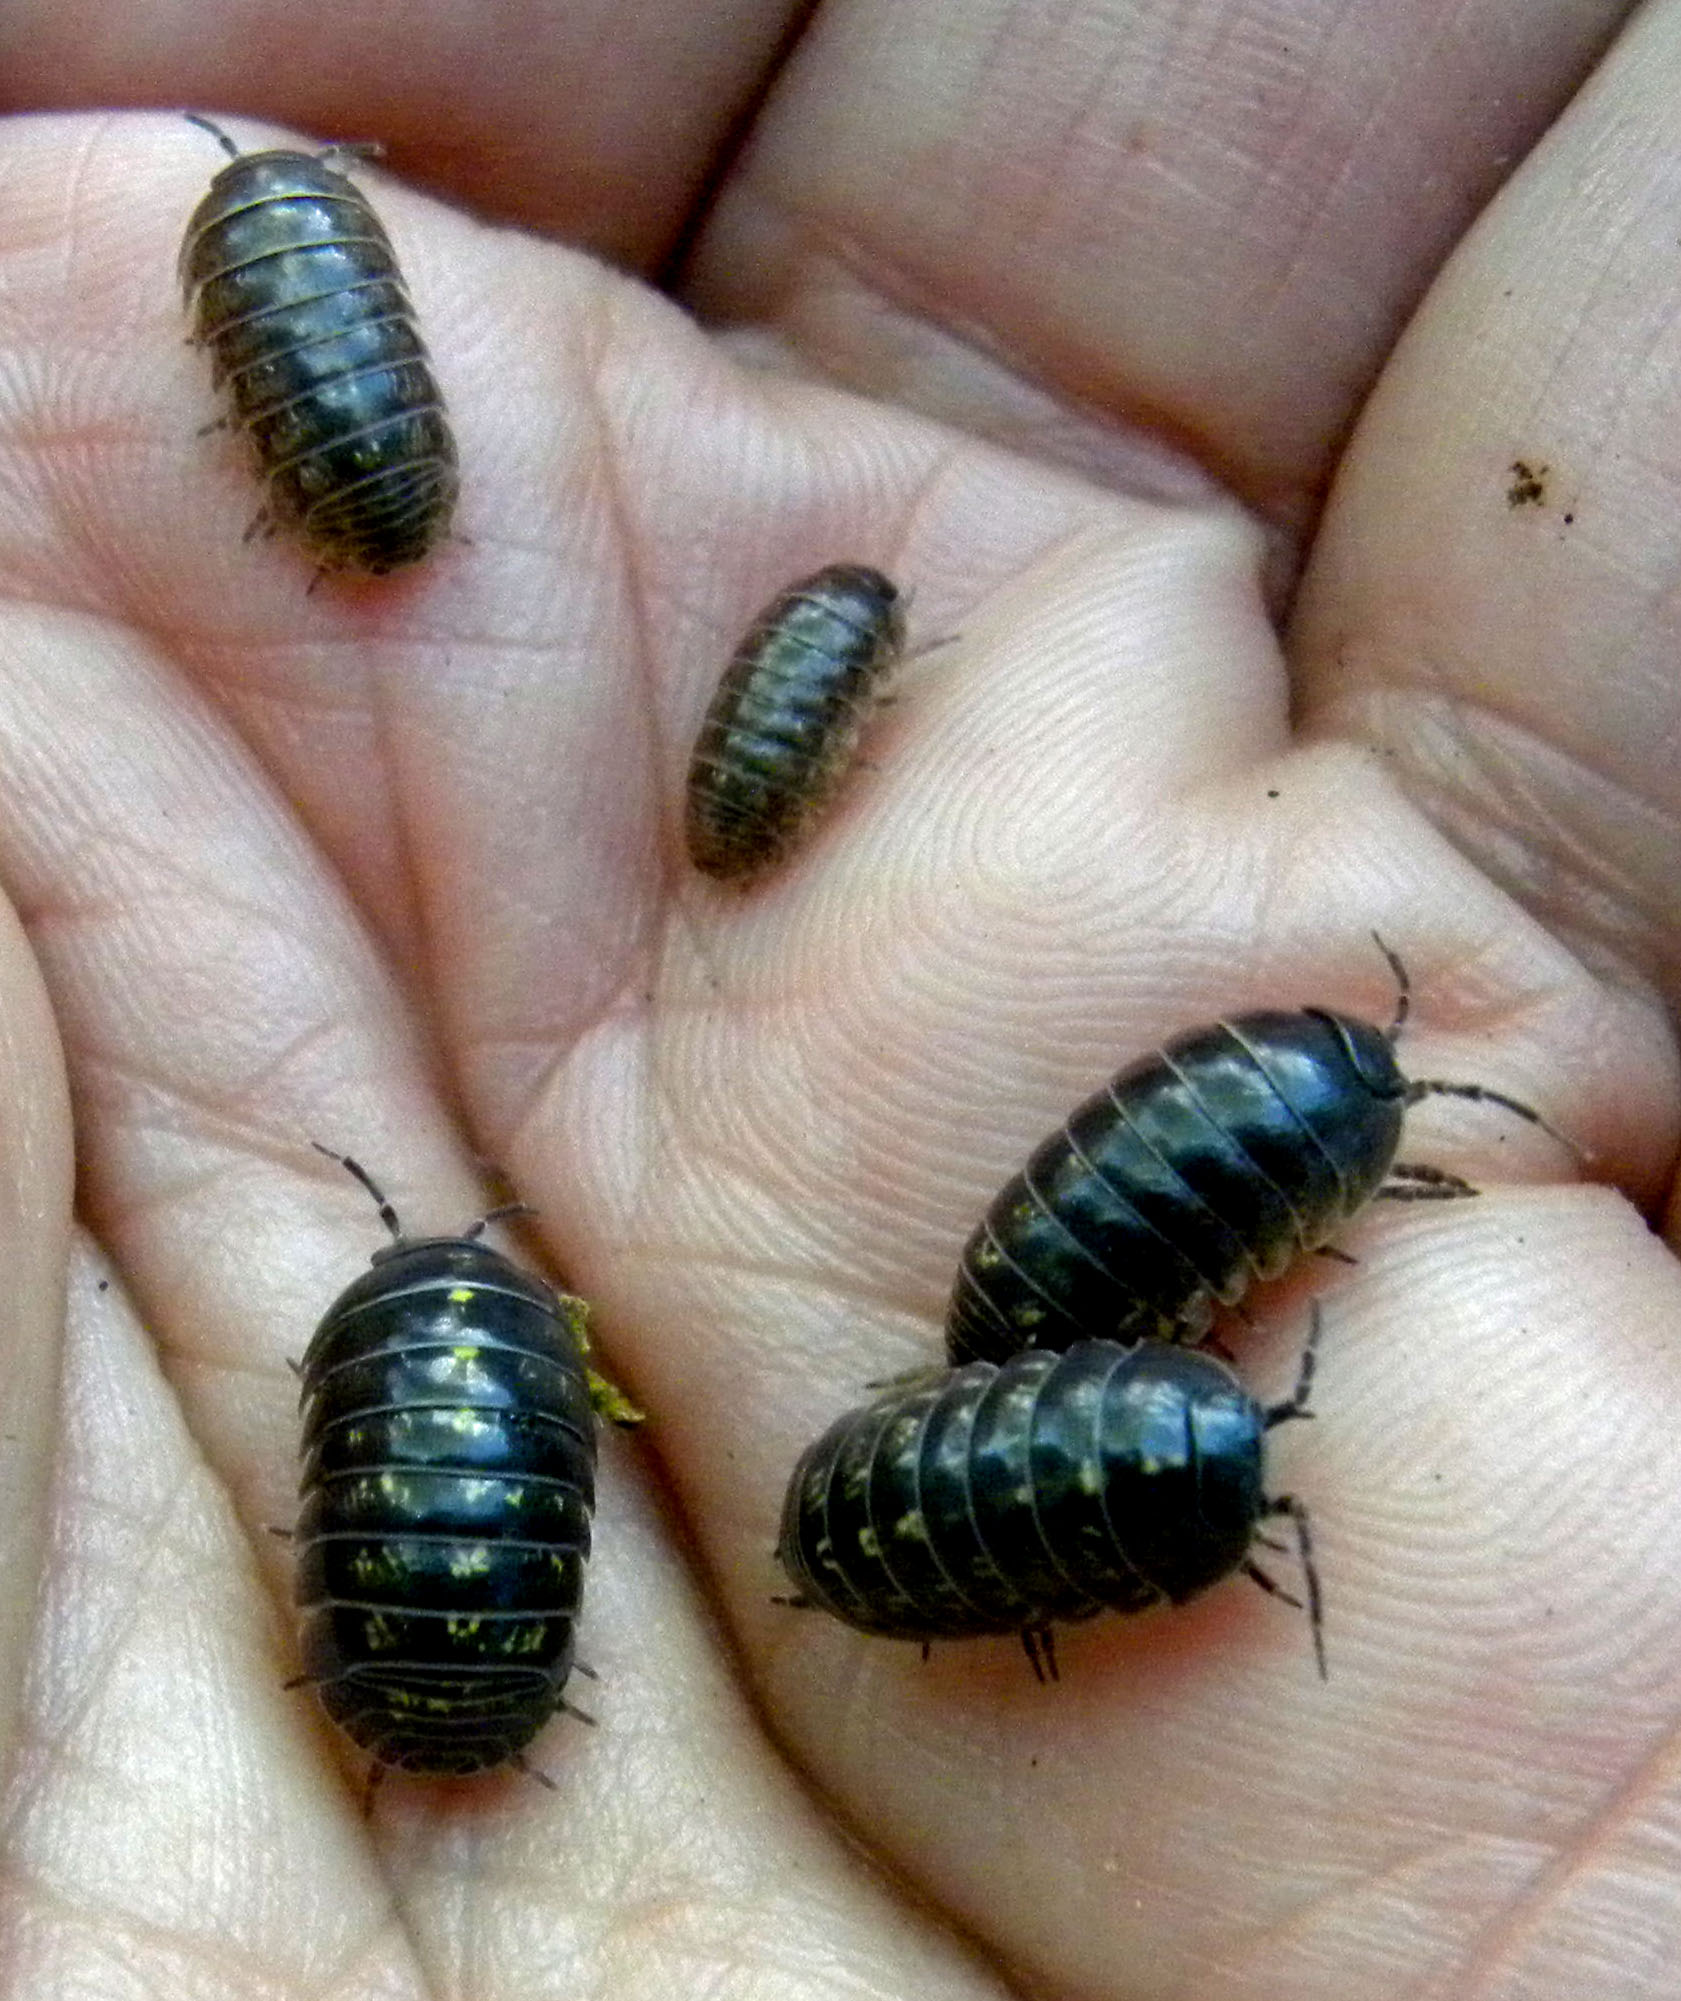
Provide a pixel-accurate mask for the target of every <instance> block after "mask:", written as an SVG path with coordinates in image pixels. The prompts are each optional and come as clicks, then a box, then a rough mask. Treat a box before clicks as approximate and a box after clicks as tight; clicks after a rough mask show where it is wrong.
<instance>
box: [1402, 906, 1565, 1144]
mask: <svg viewBox="0 0 1681 2001" xmlns="http://www.w3.org/2000/svg"><path fill="white" fill-rule="evenodd" d="M1372 943H1373V944H1374V945H1376V947H1377V948H1378V950H1379V951H1380V952H1381V953H1382V954H1383V956H1384V958H1385V959H1387V960H1388V962H1389V970H1390V971H1391V972H1392V973H1393V974H1394V975H1395V1018H1394V1020H1393V1021H1392V1022H1390V1024H1389V1026H1388V1028H1386V1029H1385V1030H1384V1034H1385V1035H1386V1036H1387V1038H1388V1039H1389V1041H1390V1042H1392V1043H1393V1042H1395V1041H1396V1040H1397V1039H1398V1038H1399V1036H1400V1033H1401V1030H1402V1029H1403V1028H1404V1027H1405V1026H1406V1020H1407V1016H1408V1014H1409V1012H1410V1011H1411V1008H1412V981H1411V980H1410V979H1409V978H1408V976H1407V968H1406V965H1405V963H1404V962H1403V960H1402V958H1401V955H1400V953H1399V952H1397V951H1395V950H1394V949H1393V948H1392V947H1391V946H1389V945H1388V944H1386V943H1385V942H1384V940H1383V938H1382V937H1381V936H1380V934H1379V933H1378V932H1376V931H1374V932H1373V933H1372ZM1420 1098H1468V1099H1469V1100H1470V1101H1471V1102H1472V1103H1473V1104H1478V1105H1499V1106H1500V1107H1501V1108H1502V1109H1503V1110H1505V1111H1508V1112H1513V1113H1515V1114H1516V1115H1517V1117H1519V1118H1520V1119H1524V1120H1526V1121H1527V1122H1528V1123H1529V1124H1530V1125H1532V1126H1537V1127H1539V1128H1540V1130H1541V1131H1542V1132H1544V1133H1545V1134H1546V1135H1547V1137H1548V1138H1549V1139H1556V1140H1557V1141H1558V1143H1559V1145H1560V1146H1562V1147H1563V1148H1564V1150H1565V1151H1566V1152H1567V1153H1568V1154H1569V1155H1570V1156H1571V1158H1572V1159H1573V1160H1574V1161H1575V1162H1576V1163H1577V1165H1578V1166H1580V1167H1586V1166H1587V1165H1588V1163H1589V1162H1590V1161H1591V1160H1592V1158H1593V1156H1592V1155H1591V1154H1590V1153H1589V1152H1588V1151H1587V1149H1586V1148H1584V1147H1581V1146H1578V1145H1577V1143H1576V1142H1575V1141H1574V1140H1573V1139H1572V1138H1571V1137H1570V1136H1569V1134H1568V1133H1562V1132H1560V1131H1559V1129H1558V1127H1557V1126H1555V1125H1551V1124H1549V1123H1548V1121H1547V1120H1546V1119H1544V1118H1543V1117H1542V1116H1541V1114H1540V1113H1539V1112H1538V1111H1536V1109H1535V1107H1534V1106H1533V1105H1526V1104H1525V1103H1524V1102H1523V1101H1522V1099H1521V1098H1509V1097H1507V1096H1506V1094H1505V1092H1504V1091H1495V1090H1491V1089H1490V1087H1489V1086H1488V1085H1487V1084H1457V1083H1452V1082H1450V1081H1449V1080H1447V1079H1445V1078H1441V1077H1410V1078H1408V1080H1407V1095H1406V1103H1407V1104H1409V1105H1416V1104H1417V1103H1418V1101H1419V1099H1420Z"/></svg>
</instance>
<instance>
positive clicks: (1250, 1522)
mask: <svg viewBox="0 0 1681 2001" xmlns="http://www.w3.org/2000/svg"><path fill="white" fill-rule="evenodd" d="M1318 1331H1319V1321H1318V1315H1317V1313H1316V1314H1315V1316H1314V1322H1313V1331H1312V1333H1311V1334H1310V1336H1309V1339H1308V1342H1307V1345H1306V1347H1305V1349H1304V1350H1303V1354H1302V1366H1301V1373H1300V1377H1299V1380H1298V1381H1297V1384H1296V1388H1295V1391H1294V1393H1293V1395H1292V1396H1291V1397H1290V1398H1289V1399H1288V1400H1287V1401H1286V1402H1284V1403H1280V1404H1274V1405H1273V1406H1272V1407H1271V1408H1270V1409H1263V1408H1262V1407H1261V1406H1260V1405H1259V1404H1257V1403H1256V1402H1255V1401H1254V1400H1253V1399H1252V1398H1251V1397H1250V1396H1249V1394H1248V1393H1247V1392H1246V1391H1245V1389H1244V1388H1243V1386H1242V1384H1241V1383H1240V1382H1239V1381H1238V1379H1237V1377H1236V1376H1235V1374H1234V1373H1233V1372H1232V1370H1231V1369H1230V1368H1228V1367H1227V1365H1226V1364H1225V1363H1224V1362H1222V1361H1219V1360H1218V1359H1217V1358H1216V1357H1214V1356H1213V1355H1210V1354H1208V1353H1207V1352H1206V1351H1205V1350H1202V1349H1195V1348H1184V1347H1179V1346H1175V1345H1173V1344H1171V1343H1168V1342H1164V1341H1147V1342H1143V1343H1140V1344H1138V1345H1136V1346H1133V1347H1123V1346H1122V1345H1121V1344H1120V1343H1118V1342H1114V1341H1082V1342H1079V1343H1077V1344H1076V1345H1075V1346H1074V1347H1072V1348H1069V1349H1068V1350H1067V1351H1066V1352H1065V1353H1062V1354H1052V1353H1049V1352H1046V1351H1042V1350H1030V1351H1027V1352H1025V1353H1022V1354H1018V1355H1012V1356H1011V1357H1010V1358H1009V1359H1008V1360H1007V1361H1005V1362H1002V1363H992V1362H971V1363H970V1364H969V1365H968V1366H967V1367H966V1368H962V1369H956V1370H953V1371H950V1372H948V1373H946V1374H943V1375H942V1376H940V1377H939V1378H938V1379H937V1380H932V1379H928V1378H924V1379H923V1380H922V1381H920V1382H916V1383H911V1384H901V1385H899V1386H898V1387H895V1388H893V1389H891V1390H889V1392H888V1393H887V1394H886V1395H885V1396H882V1397H879V1398H878V1399H877V1400H876V1401H875V1402H874V1403H871V1404H867V1405H864V1406H863V1407H862V1408H860V1409H858V1410H854V1411H851V1412H849V1413H848V1414H847V1415H846V1416H845V1417H843V1418H841V1419H840V1420H839V1422H838V1423H836V1424H834V1425H832V1426H831V1427H830V1429H829V1430H828V1431H827V1432H825V1433H824V1435H823V1436H822V1437H821V1438H820V1439H819V1440H818V1441H817V1442H816V1444H815V1445H813V1446H811V1447H810V1449H809V1450H808V1451H807V1452H806V1453H805V1454H804V1456H803V1457H802V1458H801V1460H800V1462H799V1464H798V1466H797V1467H796V1468H795V1470H794V1474H793V1477H792V1479H791V1480H790V1482H789V1485H788V1496H787V1501H786V1504H785V1506H784V1509H783V1518H782V1536H781V1541H780V1543H779V1544H778V1548H777V1556H778V1558H779V1560H780V1562H781V1564H782V1567H783V1568H784V1570H786V1572H787V1573H788V1576H789V1578H790V1579H791V1580H792V1582H793V1584H794V1587H795V1592H796V1596H795V1597H794V1598H793V1599H792V1600H790V1601H788V1602H791V1603H794V1604H799V1605H815V1606H820V1607H821V1608H822V1609H823V1610H824V1611H826V1612H830V1613H832V1614H833V1615H834V1616H835V1617H836V1618H837V1619H841V1620H844V1621H845V1623H846V1624H847V1625H849V1626H855V1627H857V1628H858V1629H859V1630H860V1631H862V1632H866V1633H880V1634H884V1635H886V1636H888V1637H890V1638H894V1639H910V1640H923V1641H931V1640H939V1639H964V1638H971V1637H975V1636H978V1635H981V1634H988V1633H994V1634H998V1633H1019V1634H1020V1635H1021V1637H1022V1642H1023V1645H1024V1646H1025V1647H1026V1649H1027V1654H1028V1658H1029V1660H1031V1661H1032V1662H1033V1665H1034V1669H1035V1671H1036V1672H1038V1673H1040V1674H1041V1676H1043V1675H1044V1674H1045V1673H1047V1672H1048V1673H1050V1674H1052V1675H1054V1674H1055V1654H1054V1652H1053V1651H1052V1640H1051V1628H1052V1626H1053V1624H1054V1623H1055V1622H1058V1621H1063V1620H1074V1619H1086V1618H1090V1617H1091V1616H1092V1615H1093V1614H1095V1613H1097V1612H1101V1611H1105V1610H1107V1611H1114V1612H1142V1611H1146V1610H1148V1609H1149V1608H1150V1607H1152V1606H1155V1605H1161V1604H1175V1605H1179V1604H1183V1603H1184V1602H1185V1601H1186V1600H1187V1599H1188V1598H1193V1597H1195V1596H1196V1595H1197V1593H1199V1592H1201V1591H1206V1590H1207V1589H1208V1587H1209V1586H1210V1585H1212V1584H1217V1583H1218V1582H1219V1581H1220V1580H1221V1578H1223V1577H1228V1576H1230V1575H1231V1573H1232V1572H1233V1571H1234V1570H1242V1571H1245V1572H1246V1573H1247V1574H1248V1575H1249V1576H1250V1577H1252V1578H1253V1579H1254V1580H1255V1581H1256V1582H1257V1583H1259V1584H1261V1585H1263V1586H1264V1587H1265V1588H1266V1589H1267V1590H1268V1591H1271V1592H1274V1593H1275V1594H1277V1595H1279V1596H1281V1597H1284V1598H1286V1599H1289V1600H1290V1602H1291V1603H1297V1602H1298V1601H1296V1600H1294V1599H1291V1598H1290V1594H1289V1593H1288V1592H1284V1591H1282V1590H1281V1589H1280V1587H1279V1586H1278V1585H1277V1584H1276V1583H1274V1581H1273V1580H1272V1579H1271V1578H1270V1577H1269V1576H1267V1574H1266V1573H1265V1572H1264V1571H1263V1570H1261V1569H1260V1567H1259V1566H1258V1565H1257V1564H1256V1563H1255V1561H1254V1558H1253V1556H1252V1555H1251V1553H1250V1552H1251V1549H1252V1546H1253V1544H1254V1543H1255V1541H1256V1540H1257V1536H1258V1532H1259V1529H1260V1525H1261V1523H1262V1522H1263V1521H1264V1520H1265V1519H1266V1518H1267V1517H1269V1516H1279V1515H1283V1516H1288V1517H1289V1518H1290V1519H1291V1520H1292V1521H1293V1522H1294V1523H1295V1527H1296V1535H1297V1543H1298V1547H1299V1549H1300V1552H1301V1560H1302V1570H1303V1575H1304V1577H1305V1579H1306V1582H1307V1610H1308V1613H1309V1617H1310V1621H1311V1625H1312V1631H1313V1642H1314V1650H1315V1656H1316V1658H1317V1660H1318V1663H1319V1670H1320V1673H1321V1674H1323V1673H1324V1671H1325V1659H1324V1649H1323V1642H1322V1634H1321V1617H1320V1602H1319V1584H1318V1577H1317V1573H1316V1571H1315V1569H1314V1564H1313V1555H1312V1548H1311V1544H1310V1541H1309V1536H1308V1524H1307V1514H1306V1511H1305V1509H1304V1508H1303V1507H1302V1505H1301V1504H1300V1502H1298V1501H1297V1500H1295V1499H1294V1498H1292V1497H1291V1496H1288V1495H1281V1496H1276V1497H1272V1498H1269V1497H1268V1495H1267V1493H1266V1490H1265V1485H1264V1465H1263V1460H1264V1451H1263V1440H1264V1438H1265V1435H1266V1433H1267V1432H1268V1431H1269V1430H1270V1429H1272V1427H1274V1426H1275V1425H1279V1424H1283V1423H1285V1422H1286V1421H1287V1420H1289V1419H1291V1418H1297V1417H1305V1416H1307V1415H1308V1408H1307V1404H1308V1396H1309V1392H1310V1390H1311V1387H1312V1380H1313V1364H1314V1351H1315V1346H1316V1343H1317V1339H1318Z"/></svg>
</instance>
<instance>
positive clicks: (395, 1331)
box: [295, 1149, 595, 1777]
mask: <svg viewBox="0 0 1681 2001" xmlns="http://www.w3.org/2000/svg"><path fill="white" fill-rule="evenodd" d="M322 1150H323V1151H325V1149H322ZM332 1158H333V1159H336V1160H340V1161H342V1163H343V1165H344V1166H346V1167H348V1168H349V1169H350V1171H351V1173H353V1174H354V1175H355V1176H356V1177H357V1179H358V1180H359V1181H361V1182H362V1183H363V1185H364V1186H365V1187H366V1188H368V1190H369V1191H370V1192H371V1193H372V1195H373V1196H374V1198H375V1200H376V1201H377V1202H378V1203H379V1205H380V1214H381V1216H382V1218H383V1219H384V1221H385V1224H386V1227H387V1228H388V1229H389V1230H390V1232H391V1236H392V1242H391V1243H390V1244H388V1245H387V1246H386V1247H385V1248H384V1249H383V1250H380V1251H376V1252H375V1253H374V1258H373V1263H372V1265H371V1266H370V1268H369V1269H368V1270H367V1271H366V1272H364V1273H363V1274H362V1276H361V1277H360V1278H359V1279H357V1280H356V1281H355V1282H354V1283H353V1284H352V1285H350V1286H348V1287H347V1288H346V1289H345V1291H343V1292H342V1293H340V1295H339V1296H338V1298H337V1299H336V1300H334V1302H333V1304H332V1305H331V1306H330V1307H329V1308H328V1310H327V1313H326V1316H325V1318H324V1319H323V1320H322V1322H321V1324H320V1326H319V1327H318V1328H317V1329H316V1331H315V1336H314V1338H313V1340H312V1341H311V1342H310V1344H309V1349H308V1351H307V1353H306V1354H305V1356H304V1359H303V1363H302V1366H301V1368H300V1370H299V1374H300V1377H301V1380H302V1393H301V1397H300V1407H301V1409H302V1412H303V1427H304V1435H303V1451H304V1463H303V1475H302V1479H301V1482H300V1487H299V1492H300V1495H301V1498H302V1510H301V1514H300V1517H299V1521H298V1526H297V1531H296V1536H295V1542H296V1548H297V1561H298V1569H297V1586H296V1597H297V1604H298V1608H299V1613H300V1618H301V1646H302V1654H303V1661H304V1668H305V1672H304V1674H303V1675H302V1676H300V1677H299V1680H300V1681H301V1682H307V1683H310V1684H312V1685H313V1686H314V1688H315V1690H316V1692H317V1694H318V1695H319V1696H320V1698H321V1702H322V1704H323V1706H324V1707H325V1708H326V1711H327V1713H328V1715H329V1716H331V1717H332V1718H333V1720H334V1721H335V1722H336V1723H338V1724H339V1725H341V1726H342V1728H343V1729H344V1730H345V1731H347V1732H348V1733H349V1735H350V1736H351V1737H352V1738H353V1739H354V1740H355V1742H356V1743H357V1744H359V1745H361V1746H362V1748H363V1749H364V1750H366V1751H370V1752H371V1753H372V1754H373V1756H374V1759H375V1761H376V1766H375V1768H376V1771H377V1770H378V1769H379V1768H380V1767H386V1766H391V1767H396V1768H398V1769H400V1770H402V1771H406V1772H417V1773H423V1774H429V1775H433V1776H452V1777H453V1776H460V1775H463V1774H466V1773H470V1772H479V1771H484V1770H487V1769H489V1768H491V1767H493V1766H496V1765H500V1764H504V1763H506V1762H508V1761H509V1760H514V1761H515V1762H523V1761H522V1760H521V1758H520V1753H521V1752H522V1750H523V1748H524V1746H525V1745H526V1744H528V1743H529V1742H530V1741H531V1739H532V1738H533V1737H535V1736H536V1734H537V1732H538V1731H539V1730H541V1729H542V1727H543V1725H544V1724H545V1723H546V1722H547V1721H548V1720H549V1718H550V1717H551V1716H552V1715H553V1714H554V1712H555V1710H556V1709H557V1708H569V1707H570V1705H569V1704H567V1703H566V1702H565V1701H564V1700H563V1695H564V1690H565V1687H566V1681H567V1677H568V1675H569V1674H570V1673H571V1671H572V1668H573V1665H574V1663H573V1659H572V1630H573V1622H574V1620H575V1619H576V1618H577V1615H578V1608H579V1602H580V1600H581V1598H582V1594H583V1587H584V1566H585V1564H586V1562H587V1560H588V1557H589V1551H590V1517H591V1513H592V1511H593V1508H594V1505H595V1414H594V1411H593V1409H592V1405H591V1388H592V1374H591V1371H590V1370H589V1368H588V1366H587V1364H586V1361H585V1355H586V1353H587V1344H586V1341H585V1334H584V1323H585V1318H586V1309H585V1306H584V1302H583V1301H582V1300H579V1299H574V1298H571V1297H570V1296H568V1295H566V1294H559V1293H556V1292H554V1291H552V1290H551V1288H550V1287H548V1286H547V1285H545V1284H544V1283H543V1282H542V1280H541V1279H538V1278H534V1277H532V1275H531V1274H530V1273H529V1272H524V1271H521V1270H520V1269H519V1268H518V1266H516V1265H514V1264H513V1263H511V1262H510V1261H509V1260H508V1259H507V1258H505V1257H503V1256H502V1254H501V1253H500V1252H498V1251H495V1250H492V1249H491V1248H490V1246H489V1245H488V1244H485V1243H482V1242H481V1241H480V1240H479V1234H478V1233H479V1231H480V1230H482V1229H483V1228H484V1223H480V1224H478V1225H476V1226H475V1228H474V1229H473V1230H470V1231H469V1232H468V1233H467V1234H466V1235H465V1236H460V1237H424V1238H415V1239H410V1238H406V1237H404V1236H403V1234H402V1232H401V1229H400V1228H399V1226H398V1222H397V1217H396V1212H395V1211H394V1210H393V1209H392V1207H391V1205H390V1204H389V1203H388V1202H387V1201H386V1200H385V1197H384V1196H383V1195H382V1194H381V1193H380V1192H379V1190H378V1188H376V1187H375V1186H374V1183H373V1182H372V1181H371V1180H370V1179H369V1177H368V1175H367V1173H366V1171H365V1170H364V1169H362V1168H361V1167H359V1166H358V1165H357V1164H356V1162H354V1161H352V1160H348V1159H345V1158H344V1156H342V1155H338V1154H334V1155H333V1156H332ZM507 1213H511V1212H509V1211H501V1210H499V1211H495V1212H493V1215H492V1216H491V1217H487V1218H486V1219H485V1221H486V1222H489V1221H492V1220H494V1218H495V1216H498V1215H502V1214H507ZM574 1713H579V1712H574Z"/></svg>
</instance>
